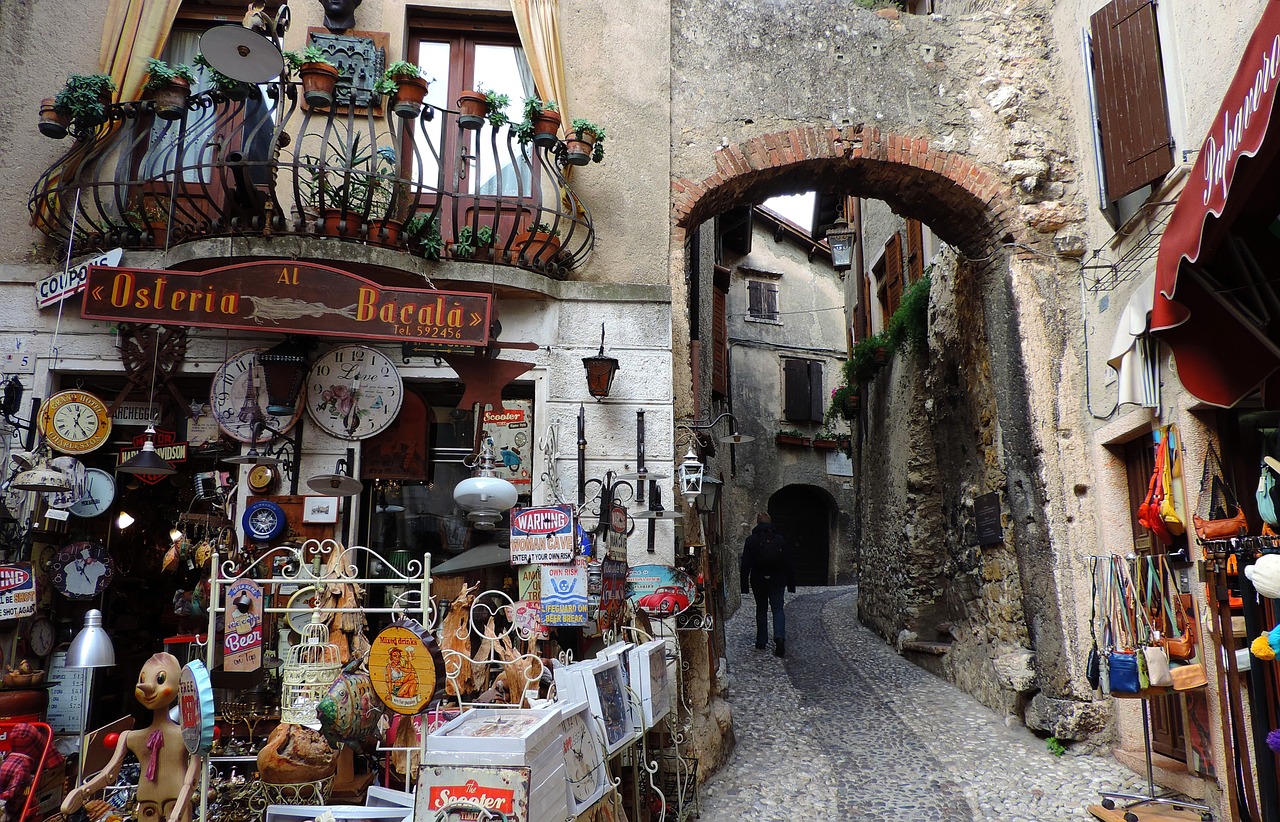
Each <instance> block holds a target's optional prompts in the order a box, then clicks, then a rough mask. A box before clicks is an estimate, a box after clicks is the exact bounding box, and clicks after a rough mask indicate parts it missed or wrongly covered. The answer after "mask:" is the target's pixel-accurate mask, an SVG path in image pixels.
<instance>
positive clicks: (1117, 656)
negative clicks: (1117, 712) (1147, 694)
mask: <svg viewBox="0 0 1280 822" xmlns="http://www.w3.org/2000/svg"><path fill="white" fill-rule="evenodd" d="M1107 676H1108V684H1109V686H1110V691H1111V692H1112V693H1113V694H1114V693H1119V694H1136V693H1137V692H1138V691H1141V690H1142V685H1141V683H1140V682H1139V680H1138V655H1137V654H1135V653H1134V652H1132V651H1112V652H1111V654H1110V656H1108V657H1107Z"/></svg>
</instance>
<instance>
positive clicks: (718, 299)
mask: <svg viewBox="0 0 1280 822" xmlns="http://www.w3.org/2000/svg"><path fill="white" fill-rule="evenodd" d="M713 279H714V286H715V287H714V288H713V289H712V291H711V394H712V396H718V397H727V396H729V321H728V320H729V314H728V308H727V306H728V303H729V269H727V268H725V267H724V266H719V265H718V266H716V267H715V275H714V277H713Z"/></svg>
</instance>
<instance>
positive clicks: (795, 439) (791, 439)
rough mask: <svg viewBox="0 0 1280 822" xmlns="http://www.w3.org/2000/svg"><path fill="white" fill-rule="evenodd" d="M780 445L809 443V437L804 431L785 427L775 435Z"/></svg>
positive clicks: (803, 444)
mask: <svg viewBox="0 0 1280 822" xmlns="http://www.w3.org/2000/svg"><path fill="white" fill-rule="evenodd" d="M775 440H776V441H777V443H778V445H801V446H805V445H808V444H809V438H808V437H806V436H805V435H804V432H803V431H797V430H796V429H794V428H784V429H783V430H781V431H779V432H778V436H777V437H775Z"/></svg>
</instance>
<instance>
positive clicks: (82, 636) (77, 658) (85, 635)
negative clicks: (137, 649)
mask: <svg viewBox="0 0 1280 822" xmlns="http://www.w3.org/2000/svg"><path fill="white" fill-rule="evenodd" d="M115 664H116V649H115V646H114V645H112V644H111V636H110V635H109V634H108V633H107V630H106V629H105V628H103V627H102V612H101V611H99V610H98V609H97V608H90V609H89V611H88V612H87V613H85V615H84V628H82V629H81V630H80V633H78V634H76V638H75V639H73V640H71V647H70V648H68V649H67V661H66V667H68V668H107V667H110V666H112V665H115Z"/></svg>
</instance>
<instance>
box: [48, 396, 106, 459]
mask: <svg viewBox="0 0 1280 822" xmlns="http://www.w3.org/2000/svg"><path fill="white" fill-rule="evenodd" d="M36 427H37V428H38V429H39V431H40V434H41V436H43V437H44V439H45V442H47V443H49V445H50V446H52V447H53V448H54V449H55V450H57V451H61V452H62V453H64V454H87V453H89V452H90V451H94V450H96V449H97V448H99V447H101V445H102V444H103V443H104V442H106V441H107V437H108V436H110V435H111V414H110V413H109V412H108V411H107V406H106V404H105V403H103V401H102V400H100V399H98V398H97V397H95V396H94V395H93V394H90V393H89V392H87V391H59V392H58V393H56V394H54V395H53V396H52V397H50V398H49V399H47V400H45V402H44V404H43V405H41V406H40V414H39V415H38V416H37V417H36Z"/></svg>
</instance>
